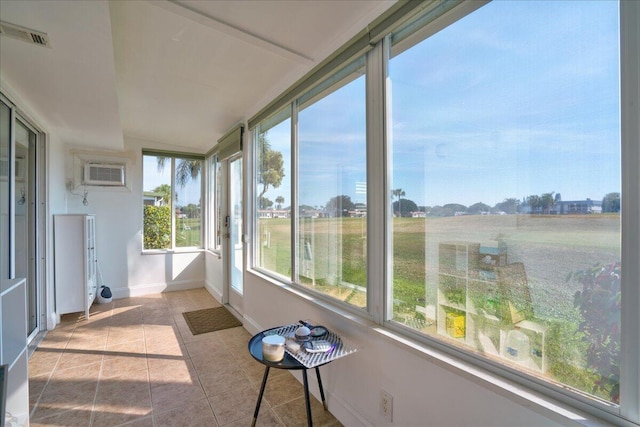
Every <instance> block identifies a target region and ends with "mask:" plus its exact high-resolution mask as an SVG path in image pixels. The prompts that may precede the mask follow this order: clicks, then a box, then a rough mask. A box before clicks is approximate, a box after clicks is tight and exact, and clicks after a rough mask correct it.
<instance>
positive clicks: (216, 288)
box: [205, 252, 224, 301]
mask: <svg viewBox="0 0 640 427" xmlns="http://www.w3.org/2000/svg"><path fill="white" fill-rule="evenodd" d="M205 287H206V288H207V290H208V291H209V293H210V294H211V295H213V296H214V297H215V298H216V299H217V300H218V301H223V294H224V288H223V263H222V258H221V257H220V256H219V255H217V254H214V253H211V252H206V254H205Z"/></svg>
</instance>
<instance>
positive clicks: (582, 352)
mask: <svg viewBox="0 0 640 427" xmlns="http://www.w3.org/2000/svg"><path fill="white" fill-rule="evenodd" d="M545 345H546V352H547V358H548V359H547V360H548V363H549V374H551V375H552V376H553V379H554V380H556V381H559V382H561V383H563V384H566V385H568V386H571V387H574V388H576V389H578V390H591V389H593V385H594V384H595V381H596V380H597V375H594V374H593V373H592V372H590V371H588V370H586V369H584V366H585V365H586V354H587V347H588V345H587V343H586V341H585V340H584V334H583V333H582V332H580V331H579V330H578V325H576V324H574V323H572V322H567V321H563V320H554V321H551V322H550V323H549V328H548V329H547V336H546V343H545ZM596 395H598V393H596ZM599 395H600V397H606V396H604V395H602V394H599Z"/></svg>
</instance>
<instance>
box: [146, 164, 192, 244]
mask: <svg viewBox="0 0 640 427" xmlns="http://www.w3.org/2000/svg"><path fill="white" fill-rule="evenodd" d="M201 169H202V158H201V157H199V156H192V155H172V154H168V153H156V152H143V189H144V191H143V194H144V201H143V203H144V208H143V209H144V213H143V222H144V236H143V239H144V243H143V248H144V249H145V250H146V249H175V248H199V247H202V244H201V241H202V235H201V233H202V231H201V204H200V203H201V194H202V189H201V183H200V173H201Z"/></svg>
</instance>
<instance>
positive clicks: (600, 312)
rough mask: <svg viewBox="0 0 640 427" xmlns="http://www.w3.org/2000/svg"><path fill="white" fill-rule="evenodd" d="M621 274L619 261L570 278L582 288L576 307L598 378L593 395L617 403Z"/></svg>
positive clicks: (591, 365) (618, 396) (590, 364)
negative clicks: (607, 396) (598, 395)
mask: <svg viewBox="0 0 640 427" xmlns="http://www.w3.org/2000/svg"><path fill="white" fill-rule="evenodd" d="M620 273H621V263H620V262H619V261H618V262H614V263H611V264H608V265H603V264H597V265H595V266H593V267H591V268H588V269H586V270H580V271H576V272H574V273H572V274H569V276H568V277H567V280H570V279H572V278H573V279H574V280H577V281H578V282H580V283H581V284H582V291H577V292H576V294H575V297H574V305H575V306H576V307H577V308H578V309H579V311H580V314H581V315H582V318H583V321H582V322H581V323H580V326H579V330H580V331H581V332H582V333H584V340H585V341H586V342H587V344H588V348H587V366H588V367H589V369H590V370H591V371H592V372H593V373H594V374H596V375H598V376H599V378H598V379H597V380H596V382H595V385H594V387H593V391H592V392H593V393H597V392H606V393H608V394H609V397H610V399H611V401H612V402H616V403H617V402H619V400H620V301H621V290H620Z"/></svg>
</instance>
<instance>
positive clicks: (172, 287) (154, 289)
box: [111, 280, 204, 299]
mask: <svg viewBox="0 0 640 427" xmlns="http://www.w3.org/2000/svg"><path fill="white" fill-rule="evenodd" d="M202 287H204V282H203V281H202V280H184V281H175V282H169V283H151V284H147V285H137V286H128V287H122V288H111V293H112V294H113V298H114V299H119V298H130V297H140V296H145V295H151V294H160V293H163V292H171V291H184V290H187V289H197V288H202Z"/></svg>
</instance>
